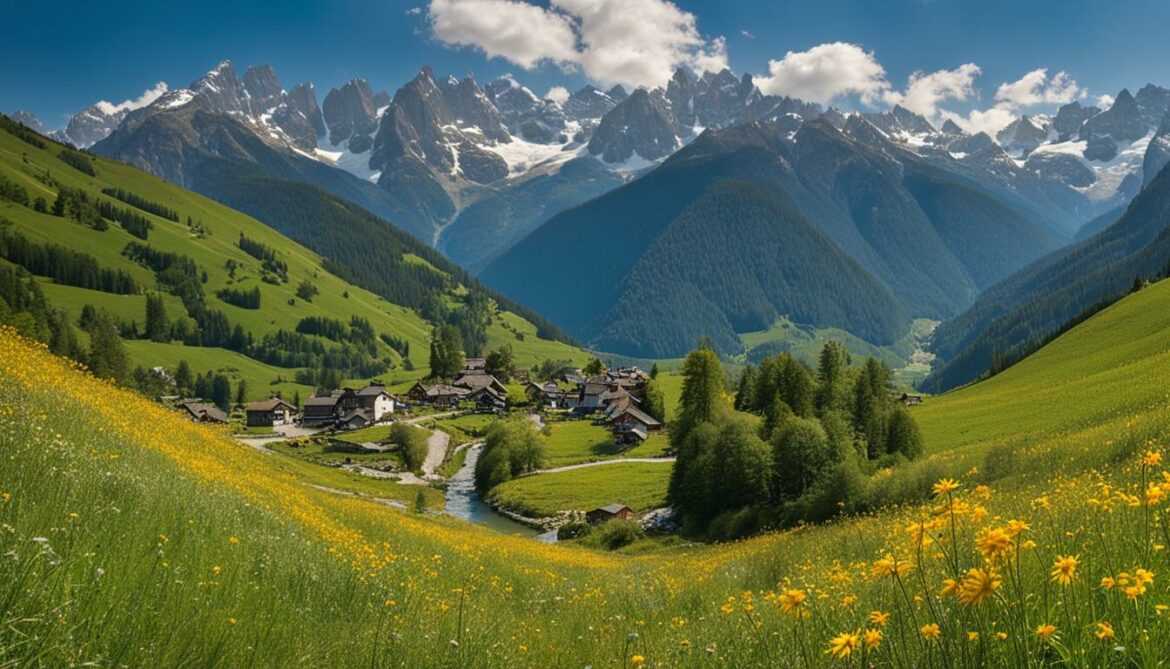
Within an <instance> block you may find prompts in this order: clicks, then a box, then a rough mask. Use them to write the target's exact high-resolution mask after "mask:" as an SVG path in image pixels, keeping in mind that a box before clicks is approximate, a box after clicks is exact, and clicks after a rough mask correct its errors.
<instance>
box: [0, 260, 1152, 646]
mask: <svg viewBox="0 0 1170 669" xmlns="http://www.w3.org/2000/svg"><path fill="white" fill-rule="evenodd" d="M1167 307H1170V282H1162V283H1160V284H1157V285H1155V286H1152V287H1150V288H1148V289H1146V290H1143V291H1141V292H1139V293H1137V294H1134V295H1131V296H1129V297H1127V298H1125V299H1124V300H1122V301H1120V302H1119V303H1117V304H1116V305H1114V306H1113V307H1111V308H1109V309H1108V310H1106V311H1105V312H1103V313H1101V314H1099V315H1097V316H1096V317H1094V318H1093V319H1090V320H1089V321H1088V322H1086V323H1084V324H1082V325H1081V326H1079V327H1077V328H1074V329H1073V330H1071V331H1070V332H1068V333H1067V334H1066V335H1064V336H1063V337H1061V338H1060V339H1058V340H1056V341H1055V342H1053V343H1051V344H1050V345H1049V346H1047V347H1045V349H1043V350H1042V351H1040V352H1039V353H1037V354H1036V355H1034V356H1033V357H1032V358H1030V359H1028V360H1026V361H1024V362H1023V363H1021V364H1020V365H1017V366H1015V367H1013V368H1012V369H1010V370H1008V371H1006V372H1004V373H1003V374H1002V375H1000V376H998V377H996V378H994V379H992V380H990V381H988V382H985V383H981V384H978V385H976V386H972V387H969V388H965V389H963V390H960V391H956V392H954V393H950V394H947V395H944V396H942V397H939V398H931V399H928V400H927V402H926V404H924V405H923V406H921V407H918V408H916V409H915V410H914V411H915V414H916V416H917V417H918V420H919V422H920V424H921V425H922V428H923V433H924V436H925V437H926V439H927V443H928V447H929V451H930V452H929V454H928V456H927V457H926V458H924V459H923V461H922V462H923V465H922V468H921V469H918V470H917V473H916V474H915V476H913V477H906V476H904V475H902V474H901V473H900V472H895V473H893V474H891V475H889V476H883V475H878V476H876V477H875V482H874V484H875V485H876V486H878V487H879V488H881V487H883V486H884V489H885V490H887V491H891V490H895V488H896V486H898V485H899V484H900V485H903V486H906V487H910V488H916V489H917V494H916V496H915V497H913V498H912V500H911V501H910V503H907V504H904V505H899V506H897V507H894V508H889V509H885V510H879V511H877V512H874V513H867V514H862V515H858V516H852V517H846V518H843V519H839V520H837V521H835V522H832V523H827V524H822V525H807V526H802V527H800V528H798V529H794V530H792V531H787V532H769V533H766V534H764V535H762V536H759V537H756V538H753V539H748V540H744V541H737V542H734V543H728V544H719V545H694V544H682V543H680V542H677V541H676V542H673V543H672V542H669V541H668V542H663V543H661V544H656V543H654V542H652V541H640V542H636V543H635V544H634V545H632V546H630V547H629V548H628V549H625V551H624V552H625V553H628V554H622V553H621V552H616V553H615V552H602V551H599V550H592V549H588V548H585V547H583V546H580V545H573V544H570V545H562V546H548V545H544V544H541V543H537V542H534V541H533V540H532V539H526V538H522V537H507V536H502V535H500V534H495V533H492V532H490V531H487V530H485V529H482V528H479V527H475V526H472V525H469V524H466V523H462V522H460V521H457V520H454V519H450V518H446V517H443V516H439V515H434V516H431V515H418V514H414V513H407V512H404V511H401V510H396V509H395V508H393V507H394V506H395V504H398V503H400V502H399V500H401V499H402V496H401V494H402V491H400V490H398V489H396V488H394V487H392V484H386V485H384V486H382V487H379V485H380V484H382V483H383V482H377V481H367V482H365V483H364V485H362V486H360V487H356V484H354V483H353V482H340V481H338V482H334V481H329V482H322V481H320V480H318V479H315V478H309V477H310V475H312V474H314V471H313V470H312V468H311V467H309V466H308V465H306V466H305V467H293V466H286V465H288V463H286V462H284V456H276V455H269V456H265V455H262V454H260V453H257V452H255V451H254V450H253V449H251V448H248V447H245V446H242V445H239V444H237V443H235V442H233V441H231V440H230V439H229V438H228V437H227V435H226V434H224V433H223V432H222V431H218V430H214V429H208V428H206V427H202V426H197V425H193V424H191V423H189V422H187V421H185V420H183V419H182V418H181V417H179V416H177V415H176V414H174V413H171V412H167V411H165V410H164V409H162V408H160V407H158V406H157V405H154V404H152V403H150V402H146V401H144V400H143V399H141V398H140V397H138V396H136V395H134V394H133V393H130V392H126V391H123V390H120V389H117V388H113V387H112V386H110V385H108V384H105V383H102V382H98V381H95V380H93V379H92V378H90V377H87V376H85V375H82V374H79V373H78V372H77V371H75V370H73V369H70V368H69V367H68V366H67V365H66V364H64V363H62V362H61V361H60V360H59V359H55V358H53V357H52V356H50V355H48V354H47V353H46V352H45V351H44V350H43V348H37V347H35V346H30V345H28V344H27V343H25V342H23V341H22V340H20V339H19V338H17V337H15V336H11V333H10V331H5V332H4V335H5V336H3V337H0V407H4V409H5V410H4V411H0V428H2V429H0V447H2V448H3V449H4V452H5V454H6V462H7V465H8V466H7V467H6V468H5V470H4V474H3V476H0V520H3V522H4V523H5V527H6V528H8V529H7V530H6V531H5V532H3V533H0V550H2V551H4V552H5V554H6V555H8V556H9V557H10V558H11V559H6V560H3V561H0V599H2V600H3V601H4V602H5V607H6V609H5V610H6V611H7V615H8V619H9V620H10V623H9V624H8V625H6V626H4V627H3V628H2V629H0V661H3V662H5V663H7V664H13V665H28V664H44V665H53V666H56V665H67V664H82V663H89V664H113V663H117V664H122V665H126V666H171V665H178V664H191V665H200V666H202V665H206V664H217V663H218V664H225V665H233V666H234V665H237V664H248V663H249V662H251V661H254V660H255V658H257V657H263V658H265V662H272V663H277V664H280V665H282V666H321V665H323V664H328V665H331V666H346V667H348V666H354V667H357V666H362V667H369V666H475V667H485V668H496V667H500V668H502V667H550V666H587V665H588V666H595V667H631V666H632V667H651V666H652V667H658V666H696V667H700V666H730V667H745V668H746V667H757V666H758V667H764V666H766V667H777V666H780V667H797V666H799V667H809V666H816V667H839V666H850V665H849V664H848V663H847V662H842V661H841V660H840V659H838V658H837V657H834V655H833V653H834V652H837V653H840V652H841V648H842V647H843V646H842V644H843V643H846V642H850V641H851V639H852V640H853V642H854V643H856V644H858V645H855V646H853V647H852V648H853V649H852V650H851V655H850V656H848V657H847V658H846V659H847V660H848V661H850V662H852V666H870V665H871V664H872V665H873V666H915V667H917V666H954V667H980V666H1052V665H1056V664H1060V663H1061V661H1060V658H1061V657H1066V658H1075V659H1076V660H1077V661H1076V662H1075V664H1077V665H1078V666H1093V667H1096V666H1157V665H1158V664H1161V663H1164V662H1165V660H1166V659H1167V650H1166V649H1167V648H1170V627H1168V626H1167V625H1166V624H1165V622H1164V617H1163V614H1162V613H1161V611H1162V610H1163V609H1162V608H1161V604H1162V603H1163V602H1165V601H1166V594H1167V587H1166V584H1165V578H1164V575H1165V574H1166V573H1170V554H1167V552H1166V551H1165V550H1164V549H1163V547H1164V538H1163V535H1162V531H1161V529H1160V528H1161V526H1162V523H1163V522H1164V520H1165V514H1166V506H1165V504H1166V502H1165V501H1164V500H1165V495H1166V493H1167V488H1168V487H1170V486H1166V485H1163V484H1162V483H1161V482H1162V481H1164V480H1166V477H1167V476H1170V473H1168V472H1167V471H1166V470H1165V468H1164V466H1163V464H1162V462H1163V458H1164V457H1165V452H1164V451H1165V444H1166V440H1167V437H1168V436H1170V414H1168V413H1167V411H1166V408H1165V407H1166V401H1167V397H1166V390H1165V389H1166V388H1167V387H1168V385H1170V384H1168V383H1167V381H1168V379H1167V378H1166V377H1167V375H1168V373H1170V372H1168V371H1167V370H1170V364H1168V363H1170V349H1168V348H1167V346H1166V338H1165V336H1164V333H1165V332H1166V331H1167V329H1168V328H1170V308H1167ZM147 426H149V427H147ZM164 435H165V436H164ZM1005 449H1006V450H1005ZM996 453H999V455H993V454H996ZM1005 454H1010V455H1005ZM1138 455H1140V456H1141V457H1140V458H1139V457H1137V456H1138ZM289 462H296V461H295V459H289ZM613 466H614V467H621V466H623V465H613ZM652 466H664V465H647V466H646V467H647V468H648V467H652ZM908 467H913V468H916V467H918V464H917V463H914V464H913V465H909V466H908ZM317 469H321V468H317ZM898 469H899V470H901V469H902V468H901V467H900V468H898ZM330 471H332V470H330ZM582 471H586V472H588V473H589V476H588V477H585V479H582V480H587V479H589V478H592V479H593V480H591V481H590V483H591V484H592V485H593V487H594V488H595V490H593V491H592V492H591V489H586V488H582V487H581V486H580V485H576V484H575V483H574V481H571V480H570V481H568V482H567V485H565V486H563V487H562V488H561V489H560V490H557V489H555V488H557V486H558V484H560V483H561V479H562V477H560V476H558V477H557V478H550V479H548V480H547V481H546V482H545V483H547V486H545V487H546V488H548V489H547V490H540V491H536V492H539V493H541V494H542V495H543V494H558V495H559V494H569V493H571V494H575V495H579V496H581V497H582V500H583V503H590V504H592V503H596V501H597V500H594V499H591V498H589V496H590V495H592V494H594V493H596V494H595V496H596V497H597V498H598V499H604V500H606V501H608V500H609V499H611V498H613V497H614V496H615V495H617V494H619V493H623V492H624V491H623V490H609V489H608V486H609V485H610V484H611V482H612V477H605V472H606V471H608V470H606V468H605V467H597V468H594V469H593V470H582ZM911 471H912V470H911ZM665 473H666V471H665V469H658V470H654V471H653V472H649V471H647V472H646V474H647V475H648V476H651V477H653V476H656V475H657V476H661V475H663V474H665ZM949 476H953V477H954V478H955V481H954V482H953V483H952V482H942V481H939V479H940V478H942V477H949ZM529 479H531V480H533V481H534V482H535V483H541V481H539V477H529ZM529 479H521V481H527V480H529ZM932 484H937V485H935V487H936V488H937V490H938V491H940V492H939V493H938V494H937V495H936V496H935V497H934V499H933V500H931V501H930V502H929V503H922V500H923V499H924V495H929V494H930V493H929V489H930V488H931V486H932ZM652 488H653V484H652V481H649V480H646V481H643V482H642V484H641V485H640V486H639V487H638V488H636V489H635V492H636V493H638V494H644V493H646V492H649V491H651V490H652ZM635 497H636V495H635ZM534 499H535V497H534ZM629 502H630V503H631V504H635V505H637V506H650V505H654V504H655V503H657V500H655V499H652V498H635V499H631V500H629ZM127 508H132V509H134V511H135V512H134V513H124V512H122V511H121V510H122V509H127ZM918 537H924V539H922V540H920V539H919V538H918ZM989 537H990V538H999V537H1005V538H1006V539H1003V540H1000V541H999V542H998V543H996V544H993V543H991V542H989V541H988V538H989ZM927 541H929V542H930V543H929V544H927V543H926V542H927ZM924 546H930V548H931V549H930V550H924ZM997 546H998V548H997ZM936 547H937V548H938V549H937V550H936ZM993 549H994V550H993ZM994 551H999V552H994ZM1004 551H1006V553H1004ZM631 553H632V554H631ZM272 556H281V559H276V560H274V559H272ZM988 556H991V557H988ZM1017 556H1018V557H1017ZM1068 556H1073V560H1072V562H1069V560H1068ZM1059 565H1064V568H1063V569H1064V570H1063V571H1059V570H1057V569H1056V567H1057V566H1059ZM981 570H982V571H981ZM1054 571H1056V572H1057V573H1058V574H1059V575H1063V576H1064V577H1065V578H1064V580H1060V579H1058V578H1057V577H1056V576H1053V572H1054ZM973 573H974V575H972V574H973ZM988 573H992V574H994V576H993V577H988V576H987V574H988ZM956 577H958V579H956ZM948 579H955V580H960V583H966V584H967V585H965V586H962V587H961V588H960V589H959V590H958V595H955V594H949V593H951V591H953V590H955V583H954V581H953V580H948ZM980 579H983V580H982V581H981V580H980ZM1103 579H1107V580H1105V581H1104V582H1105V583H1107V584H1109V585H1108V587H1106V586H1103V585H1101V584H1102V583H1103ZM1135 579H1140V580H1137V581H1136V585H1135ZM980 583H984V584H985V589H984V592H986V593H987V596H986V597H978V598H976V597H975V596H973V595H972V594H971V593H972V592H976V586H978V585H979V584H980ZM306 584H311V586H312V587H304V586H305V585H306ZM1114 585H1116V587H1113V586H1114ZM33 586H35V587H33ZM139 600H142V601H149V602H150V612H151V615H142V614H141V611H142V609H141V607H135V606H128V605H127V602H133V601H139ZM1073 602H1076V604H1073ZM46 611H51V612H52V615H45V614H44V612H46ZM874 612H877V614H876V615H875V614H874ZM1106 631H1107V632H1108V635H1111V636H1107V637H1106V638H1102V637H1101V636H1100V635H1102V634H1105V632H1106ZM863 632H865V633H866V634H867V637H866V638H868V639H869V640H870V644H869V645H867V646H864V649H863V650H861V649H862V648H863V647H862V646H861V645H860V643H861V641H860V639H861V635H862V633H863ZM851 635H856V637H853V636H851ZM1118 649H1120V650H1118ZM858 655H863V656H864V657H863V658H862V659H864V660H866V661H863V662H858V657H857V656H858Z"/></svg>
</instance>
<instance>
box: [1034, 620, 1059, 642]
mask: <svg viewBox="0 0 1170 669" xmlns="http://www.w3.org/2000/svg"><path fill="white" fill-rule="evenodd" d="M1055 634H1056V625H1051V624H1048V623H1045V624H1043V625H1040V626H1039V627H1037V628H1036V636H1038V637H1040V638H1041V639H1043V640H1045V641H1047V640H1049V639H1051V638H1052V636H1053V635H1055Z"/></svg>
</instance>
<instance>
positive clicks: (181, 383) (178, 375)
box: [175, 360, 193, 395]
mask: <svg viewBox="0 0 1170 669" xmlns="http://www.w3.org/2000/svg"><path fill="white" fill-rule="evenodd" d="M192 383H193V380H192V378H191V365H189V364H187V361H186V360H180V361H179V366H178V367H177V368H175V386H176V387H177V388H178V389H179V394H180V395H183V394H186V393H188V392H190V391H191V384H192Z"/></svg>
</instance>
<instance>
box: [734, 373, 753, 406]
mask: <svg viewBox="0 0 1170 669" xmlns="http://www.w3.org/2000/svg"><path fill="white" fill-rule="evenodd" d="M756 374H757V372H756V368H755V367H753V366H751V365H748V366H747V367H744V369H743V373H741V374H740V375H739V383H738V384H736V388H735V410H736V411H750V410H751V409H752V407H753V406H754V404H755V398H754V397H753V394H754V392H755V387H756Z"/></svg>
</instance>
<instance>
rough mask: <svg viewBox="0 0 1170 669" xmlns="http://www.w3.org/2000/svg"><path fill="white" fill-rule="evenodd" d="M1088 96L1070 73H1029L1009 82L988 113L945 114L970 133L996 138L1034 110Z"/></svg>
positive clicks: (1036, 71) (977, 110)
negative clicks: (1029, 111) (1032, 108)
mask: <svg viewBox="0 0 1170 669" xmlns="http://www.w3.org/2000/svg"><path fill="white" fill-rule="evenodd" d="M1087 95H1088V92H1087V91H1086V90H1085V89H1083V88H1081V87H1080V85H1079V84H1077V82H1076V81H1075V80H1074V79H1073V78H1072V77H1071V76H1069V74H1068V73H1067V72H1057V73H1056V74H1054V75H1052V76H1051V77H1049V76H1048V70H1047V69H1046V68H1038V69H1035V70H1032V71H1031V72H1028V73H1027V74H1025V75H1024V76H1022V77H1020V78H1019V79H1017V80H1016V81H1011V82H1005V83H1002V84H1000V85H999V87H998V88H997V89H996V91H995V104H994V105H992V106H991V107H988V108H987V109H973V110H971V111H969V112H967V114H966V115H965V116H964V115H961V114H956V113H954V112H943V113H942V117H943V118H949V119H951V120H952V121H954V122H955V123H956V124H958V126H959V127H960V128H962V129H963V130H966V131H967V132H971V133H977V132H986V133H987V134H988V135H991V136H992V137H995V136H996V134H998V133H999V131H1000V130H1003V129H1004V128H1006V127H1007V126H1008V125H1010V124H1011V123H1012V122H1013V121H1015V120H1016V119H1017V118H1019V117H1020V115H1021V114H1023V113H1025V112H1026V111H1027V110H1028V109H1029V108H1031V107H1037V106H1041V105H1060V104H1067V103H1069V102H1072V101H1073V100H1079V99H1083V98H1085V97H1087Z"/></svg>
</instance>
